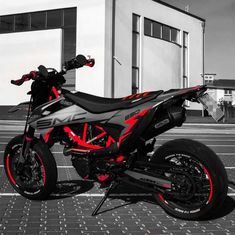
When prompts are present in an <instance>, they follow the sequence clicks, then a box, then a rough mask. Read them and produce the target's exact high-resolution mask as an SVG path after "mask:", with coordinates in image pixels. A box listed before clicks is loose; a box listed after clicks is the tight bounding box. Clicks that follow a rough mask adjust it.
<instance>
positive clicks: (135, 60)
mask: <svg viewBox="0 0 235 235" xmlns="http://www.w3.org/2000/svg"><path fill="white" fill-rule="evenodd" d="M147 23H148V22H147ZM149 30H150V31H151V28H150V29H149ZM139 61H140V16H138V15H136V14H133V16H132V94H136V93H138V92H139Z"/></svg>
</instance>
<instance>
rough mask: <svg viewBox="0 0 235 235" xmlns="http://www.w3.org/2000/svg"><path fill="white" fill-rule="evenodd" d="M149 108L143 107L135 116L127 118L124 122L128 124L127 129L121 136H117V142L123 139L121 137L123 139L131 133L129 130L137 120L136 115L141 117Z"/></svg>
mask: <svg viewBox="0 0 235 235" xmlns="http://www.w3.org/2000/svg"><path fill="white" fill-rule="evenodd" d="M149 110H150V108H148V109H144V110H143V111H141V112H140V113H137V114H136V115H135V116H133V117H131V118H129V119H127V120H126V121H125V122H124V123H125V124H128V125H129V127H128V128H127V130H126V131H125V132H124V133H123V135H122V136H120V138H119V141H118V142H119V144H120V143H121V142H122V141H123V139H125V138H126V137H127V136H128V135H129V134H131V131H132V129H133V127H134V126H135V124H136V123H137V122H138V119H136V118H138V117H143V116H144V115H145V114H146V113H147V112H148V111H149Z"/></svg>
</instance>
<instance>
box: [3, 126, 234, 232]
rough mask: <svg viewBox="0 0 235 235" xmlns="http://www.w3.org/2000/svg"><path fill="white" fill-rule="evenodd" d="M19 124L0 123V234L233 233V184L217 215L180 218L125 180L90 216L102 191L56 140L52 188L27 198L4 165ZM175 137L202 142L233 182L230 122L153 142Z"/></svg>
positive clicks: (183, 130)
mask: <svg viewBox="0 0 235 235" xmlns="http://www.w3.org/2000/svg"><path fill="white" fill-rule="evenodd" d="M20 124H21V123H18V122H10V123H4V124H2V125H1V123H0V234H4V235H5V234H96V235H98V234H134V235H136V234H157V235H158V234H173V235H176V234H189V235H191V234H195V235H196V234H212V235H213V234H214V235H216V234H218V235H222V234H235V213H234V207H235V201H234V199H235V185H234V184H232V183H231V184H230V185H229V192H228V196H227V199H226V201H225V203H224V207H223V210H221V213H220V214H219V215H215V218H213V219H211V220H209V221H184V220H179V219H175V218H173V217H171V216H169V215H167V214H166V213H165V212H164V211H163V210H162V209H161V208H160V207H159V206H158V205H157V204H156V202H155V200H154V198H153V197H152V195H151V194H149V193H146V192H145V191H143V190H137V189H136V188H132V187H130V186H127V185H122V186H120V187H119V188H118V189H116V190H115V191H114V192H113V193H112V195H111V198H110V199H108V200H107V201H106V203H105V204H104V205H103V207H102V208H101V211H100V212H101V213H100V214H98V215H97V216H95V217H92V216H91V213H92V211H93V210H94V208H95V206H96V205H97V203H98V202H99V200H100V199H101V198H102V196H103V194H104V190H103V189H100V188H99V186H98V185H97V184H93V183H92V182H83V181H81V179H80V178H79V176H77V174H76V172H75V170H74V169H73V168H72V167H71V163H70V159H69V157H64V156H63V155H62V153H61V151H62V149H61V147H60V146H59V145H56V146H55V147H54V148H53V149H52V151H53V154H54V157H55V159H56V162H57V165H58V172H59V177H58V185H57V192H55V193H54V194H53V195H52V197H51V198H50V199H49V200H47V201H30V200H27V199H25V198H23V197H21V196H20V195H18V194H17V193H16V192H14V190H13V189H12V188H11V187H10V185H9V183H8V181H7V179H6V176H5V173H4V170H3V161H2V158H3V151H4V147H5V145H6V143H7V142H8V141H9V140H10V139H11V138H12V137H13V136H15V135H17V134H19V133H22V132H21V129H22V126H21V125H20ZM175 138H192V139H195V140H198V141H201V142H203V143H205V144H206V145H207V146H209V147H210V148H212V149H213V150H214V151H215V152H216V153H217V154H218V155H219V157H220V158H221V159H222V161H223V163H224V165H225V167H226V170H227V173H228V176H229V179H230V181H235V127H234V126H231V125H225V126H221V125H217V126H214V125H190V124H187V125H185V126H183V127H182V128H179V129H174V130H171V131H169V132H167V133H165V134H163V135H161V136H159V137H158V139H157V142H156V147H158V146H160V145H161V144H162V143H164V142H166V141H168V140H170V139H175Z"/></svg>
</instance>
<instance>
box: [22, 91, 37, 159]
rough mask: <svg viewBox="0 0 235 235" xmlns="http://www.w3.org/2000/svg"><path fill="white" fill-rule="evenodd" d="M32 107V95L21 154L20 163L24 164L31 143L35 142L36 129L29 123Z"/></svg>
mask: <svg viewBox="0 0 235 235" xmlns="http://www.w3.org/2000/svg"><path fill="white" fill-rule="evenodd" d="M31 107H32V95H31V97H30V102H29V108H28V113H27V117H26V123H25V128H24V135H23V136H24V138H23V144H22V151H21V154H20V158H19V162H23V161H24V156H26V154H27V152H28V150H29V147H30V145H31V141H32V140H33V137H34V132H35V130H34V128H32V127H28V121H29V115H30V110H31Z"/></svg>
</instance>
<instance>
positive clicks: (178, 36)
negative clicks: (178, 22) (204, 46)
mask: <svg viewBox="0 0 235 235" xmlns="http://www.w3.org/2000/svg"><path fill="white" fill-rule="evenodd" d="M146 20H148V21H150V22H151V34H150V35H149V34H146V31H145V21H146ZM154 23H157V24H159V25H160V26H161V37H156V36H154V35H153V34H154V32H153V31H154V30H153V29H154V28H153V25H154ZM163 27H168V28H170V30H169V34H170V35H169V40H167V39H164V38H163ZM172 29H174V30H176V32H177V38H178V42H174V41H172V38H171V30H172ZM144 35H145V36H147V37H151V38H157V39H160V40H163V41H166V42H170V43H173V44H175V45H177V46H179V47H181V44H180V29H177V28H175V27H172V26H170V25H167V24H163V23H161V22H159V21H155V20H151V19H149V18H147V17H144Z"/></svg>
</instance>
